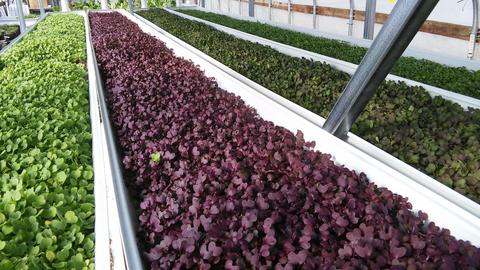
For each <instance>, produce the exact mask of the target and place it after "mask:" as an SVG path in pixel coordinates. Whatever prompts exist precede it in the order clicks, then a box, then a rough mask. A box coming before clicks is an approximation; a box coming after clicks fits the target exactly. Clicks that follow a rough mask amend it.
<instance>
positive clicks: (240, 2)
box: [238, 0, 242, 16]
mask: <svg viewBox="0 0 480 270" xmlns="http://www.w3.org/2000/svg"><path fill="white" fill-rule="evenodd" d="M238 15H240V16H242V1H241V0H238Z"/></svg>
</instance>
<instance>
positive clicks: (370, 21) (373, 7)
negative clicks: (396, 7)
mask: <svg viewBox="0 0 480 270" xmlns="http://www.w3.org/2000/svg"><path fill="white" fill-rule="evenodd" d="M399 2H402V1H399ZM376 13H377V0H367V5H366V7H365V24H364V28H363V38H365V39H373V33H374V29H375V14H376Z"/></svg>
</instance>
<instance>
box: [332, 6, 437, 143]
mask: <svg viewBox="0 0 480 270" xmlns="http://www.w3.org/2000/svg"><path fill="white" fill-rule="evenodd" d="M438 1H439V0H398V2H397V4H396V5H395V7H394V8H393V10H392V12H391V14H390V17H389V18H388V20H387V22H386V23H385V25H384V26H383V28H382V30H380V33H379V34H378V36H377V38H376V39H375V40H374V41H373V44H372V46H371V47H370V49H369V50H368V51H367V53H366V54H365V57H364V58H363V60H362V62H361V63H360V65H359V66H358V68H357V71H356V72H355V74H353V76H352V78H351V79H350V81H349V82H348V84H347V86H346V87H345V89H344V90H343V93H342V95H341V96H340V98H339V99H338V100H337V103H336V104H335V106H334V107H333V109H332V111H331V112H330V114H329V116H328V118H327V121H326V122H325V125H324V126H323V128H324V129H325V130H326V131H328V132H330V133H332V134H334V135H335V136H337V137H340V138H343V137H345V136H346V135H347V133H348V131H349V130H350V128H351V127H352V124H353V123H354V122H355V120H356V119H357V118H358V116H359V115H360V113H361V112H362V111H363V109H364V108H365V106H366V105H367V104H368V102H369V101H370V99H371V98H372V97H373V95H374V94H375V91H376V90H377V89H378V87H379V86H380V84H381V83H382V82H383V80H384V79H385V77H386V76H387V75H388V73H389V72H390V70H391V69H392V67H393V65H394V64H395V62H396V61H397V60H398V58H400V56H401V55H402V54H403V52H404V51H405V49H406V48H407V46H408V45H409V44H410V42H411V41H412V39H413V38H414V37H415V35H416V34H417V32H418V30H419V29H420V27H421V26H422V24H423V23H424V22H425V20H426V19H427V18H428V16H429V15H430V13H431V12H432V11H433V9H434V8H435V6H436V5H437V3H438Z"/></svg>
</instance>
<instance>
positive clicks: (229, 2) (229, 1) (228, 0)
mask: <svg viewBox="0 0 480 270" xmlns="http://www.w3.org/2000/svg"><path fill="white" fill-rule="evenodd" d="M231 3H232V1H231V0H227V11H228V13H230V5H231Z"/></svg>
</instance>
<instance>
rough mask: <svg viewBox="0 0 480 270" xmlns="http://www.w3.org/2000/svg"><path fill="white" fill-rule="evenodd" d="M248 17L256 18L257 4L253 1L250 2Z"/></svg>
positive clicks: (249, 0)
mask: <svg viewBox="0 0 480 270" xmlns="http://www.w3.org/2000/svg"><path fill="white" fill-rule="evenodd" d="M248 16H250V17H255V3H254V2H253V0H248Z"/></svg>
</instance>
